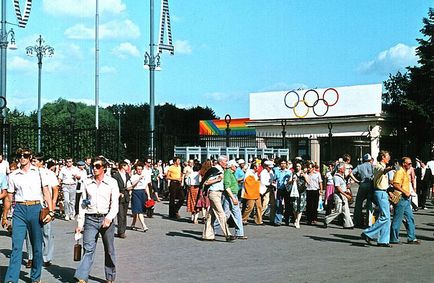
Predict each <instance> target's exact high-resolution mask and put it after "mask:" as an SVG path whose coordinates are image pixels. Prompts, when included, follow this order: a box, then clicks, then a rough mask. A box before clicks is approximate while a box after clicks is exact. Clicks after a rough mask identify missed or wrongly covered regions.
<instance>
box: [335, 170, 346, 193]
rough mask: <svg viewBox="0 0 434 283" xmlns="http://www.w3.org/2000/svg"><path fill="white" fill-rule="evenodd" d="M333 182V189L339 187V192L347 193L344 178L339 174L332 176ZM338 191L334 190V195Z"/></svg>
mask: <svg viewBox="0 0 434 283" xmlns="http://www.w3.org/2000/svg"><path fill="white" fill-rule="evenodd" d="M333 182H334V183H335V187H339V188H340V189H341V191H343V192H346V191H347V182H345V179H344V177H342V176H341V175H340V174H339V173H336V174H335V175H334V176H333ZM338 192H339V191H338V190H337V188H336V193H338Z"/></svg>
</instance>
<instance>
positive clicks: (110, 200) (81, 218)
mask: <svg viewBox="0 0 434 283" xmlns="http://www.w3.org/2000/svg"><path fill="white" fill-rule="evenodd" d="M106 169H107V162H106V160H105V159H104V158H100V157H96V158H95V159H94V162H93V173H94V176H93V177H92V178H88V179H86V181H85V182H83V192H82V195H81V200H80V212H79V214H78V219H77V220H78V221H77V222H78V223H77V228H76V229H75V233H80V232H81V231H82V230H83V228H84V233H83V248H84V254H83V258H82V259H81V262H80V264H79V265H78V267H77V270H76V271H75V274H74V277H75V278H76V279H77V280H78V282H80V283H85V282H87V280H88V278H89V273H90V269H91V268H92V265H93V260H94V253H95V250H96V244H97V240H98V234H101V238H102V241H103V245H104V265H105V274H106V280H107V282H113V281H114V280H115V279H116V259H115V248H114V236H115V224H114V223H113V219H114V218H115V217H116V215H117V214H118V210H119V202H118V199H119V188H118V184H117V182H116V180H115V179H113V178H112V177H110V176H108V175H106V174H105V171H106Z"/></svg>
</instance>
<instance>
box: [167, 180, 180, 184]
mask: <svg viewBox="0 0 434 283" xmlns="http://www.w3.org/2000/svg"><path fill="white" fill-rule="evenodd" d="M170 182H171V183H181V182H180V181H177V180H170Z"/></svg>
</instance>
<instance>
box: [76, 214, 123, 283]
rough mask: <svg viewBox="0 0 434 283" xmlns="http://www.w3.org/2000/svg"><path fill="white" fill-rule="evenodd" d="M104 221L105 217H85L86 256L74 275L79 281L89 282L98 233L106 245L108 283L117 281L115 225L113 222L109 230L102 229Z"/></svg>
mask: <svg viewBox="0 0 434 283" xmlns="http://www.w3.org/2000/svg"><path fill="white" fill-rule="evenodd" d="M103 221H104V217H96V216H90V215H86V216H85V219H84V227H83V228H84V233H83V248H84V254H83V258H82V259H81V262H80V264H79V265H78V267H77V270H76V271H75V274H74V277H75V278H76V279H78V280H85V281H86V282H87V280H88V278H89V273H90V269H91V268H92V265H93V260H94V254H95V249H96V242H97V240H98V233H100V234H101V237H102V242H103V245H104V265H105V267H104V271H105V278H106V280H108V281H114V280H115V279H116V267H115V265H116V259H115V247H114V236H115V225H114V223H113V222H112V223H111V224H110V226H109V227H108V228H102V227H101V226H102V223H103Z"/></svg>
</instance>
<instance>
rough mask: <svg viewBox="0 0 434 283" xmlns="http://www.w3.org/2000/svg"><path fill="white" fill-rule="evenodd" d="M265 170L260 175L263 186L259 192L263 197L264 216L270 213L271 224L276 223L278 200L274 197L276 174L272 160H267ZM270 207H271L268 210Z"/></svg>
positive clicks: (264, 165)
mask: <svg viewBox="0 0 434 283" xmlns="http://www.w3.org/2000/svg"><path fill="white" fill-rule="evenodd" d="M263 167H264V169H263V170H262V171H261V174H260V175H259V179H260V181H261V186H260V187H259V192H260V193H261V197H262V209H263V210H262V214H263V215H264V214H265V213H266V212H267V210H268V211H269V213H270V222H274V216H275V214H276V212H275V211H276V207H275V206H276V198H275V196H274V187H273V183H274V184H275V183H276V182H275V181H274V172H273V167H274V163H273V161H271V160H267V161H265V162H264V164H263ZM268 205H270V207H269V208H268Z"/></svg>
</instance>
